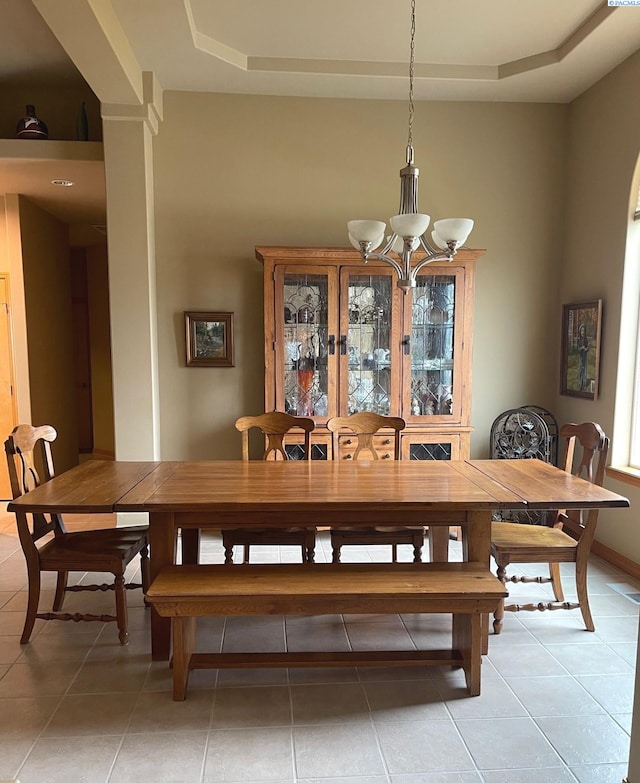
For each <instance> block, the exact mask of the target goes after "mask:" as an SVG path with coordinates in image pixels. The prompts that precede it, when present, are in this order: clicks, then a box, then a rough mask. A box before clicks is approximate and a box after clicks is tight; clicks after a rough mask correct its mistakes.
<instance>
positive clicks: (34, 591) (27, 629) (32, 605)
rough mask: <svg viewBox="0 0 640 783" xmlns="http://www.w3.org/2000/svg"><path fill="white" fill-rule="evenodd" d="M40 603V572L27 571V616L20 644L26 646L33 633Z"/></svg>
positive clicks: (34, 570) (35, 570)
mask: <svg viewBox="0 0 640 783" xmlns="http://www.w3.org/2000/svg"><path fill="white" fill-rule="evenodd" d="M39 602H40V571H39V570H37V569H33V570H32V571H29V598H28V601H27V616H26V617H25V620H24V628H23V629H22V636H21V637H20V644H27V643H28V642H29V639H30V638H31V634H32V632H33V626H34V624H35V621H36V615H37V614H38V603H39Z"/></svg>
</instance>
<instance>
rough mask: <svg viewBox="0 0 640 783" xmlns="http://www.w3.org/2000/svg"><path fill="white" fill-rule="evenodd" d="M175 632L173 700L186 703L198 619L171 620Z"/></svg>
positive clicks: (176, 618)
mask: <svg viewBox="0 0 640 783" xmlns="http://www.w3.org/2000/svg"><path fill="white" fill-rule="evenodd" d="M171 629H172V632H173V634H172V635H173V700H174V701H184V700H185V698H186V697H187V682H188V681H189V665H190V663H191V655H192V654H193V650H194V648H195V643H196V618H195V617H174V618H173V619H172V620H171Z"/></svg>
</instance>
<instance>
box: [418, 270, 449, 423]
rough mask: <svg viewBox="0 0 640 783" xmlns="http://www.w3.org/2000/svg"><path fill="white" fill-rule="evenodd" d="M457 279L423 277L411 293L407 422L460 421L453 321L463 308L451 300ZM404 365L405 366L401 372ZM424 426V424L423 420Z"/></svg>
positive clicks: (440, 275)
mask: <svg viewBox="0 0 640 783" xmlns="http://www.w3.org/2000/svg"><path fill="white" fill-rule="evenodd" d="M458 290H461V289H459V288H458V284H457V274H456V273H455V272H454V273H453V274H449V275H444V274H422V275H419V276H418V280H417V286H416V288H415V289H414V291H413V301H412V304H411V312H410V324H409V326H408V327H406V321H405V327H406V328H408V329H409V338H410V339H409V346H410V347H409V352H410V355H409V356H407V359H408V360H409V368H408V369H409V372H410V378H411V381H410V383H409V384H407V385H406V387H405V395H407V394H408V395H410V397H409V399H406V398H405V410H406V412H407V414H408V415H409V416H410V417H411V419H413V420H415V419H416V418H418V417H419V418H422V417H425V416H437V417H444V419H445V420H446V421H449V422H451V421H453V420H455V419H459V417H460V392H459V389H458V388H457V384H458V383H459V377H458V368H459V367H460V366H461V365H460V361H459V359H460V357H459V355H458V354H459V353H460V351H461V349H462V346H461V345H458V344H457V342H456V329H455V321H456V319H457V318H459V317H460V311H461V308H462V303H461V302H458V301H456V299H457V292H458ZM406 370H407V364H406V363H405V371H406ZM422 420H423V421H424V419H422Z"/></svg>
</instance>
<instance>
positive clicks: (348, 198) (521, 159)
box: [132, 92, 567, 459]
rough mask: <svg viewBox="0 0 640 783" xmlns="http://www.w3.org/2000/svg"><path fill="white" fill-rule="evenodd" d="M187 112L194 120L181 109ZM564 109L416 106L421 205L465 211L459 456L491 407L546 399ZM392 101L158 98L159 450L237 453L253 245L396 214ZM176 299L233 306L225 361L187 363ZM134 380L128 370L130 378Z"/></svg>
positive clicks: (259, 360)
mask: <svg viewBox="0 0 640 783" xmlns="http://www.w3.org/2000/svg"><path fill="white" fill-rule="evenodd" d="M194 117H197V122H196V123H194V122H193V118H194ZM566 121H567V107H566V106H564V105H559V104H517V103H509V104H499V103H465V102H437V103H425V102H418V103H416V107H415V121H414V145H415V149H416V163H417V165H418V166H419V167H420V172H421V175H420V176H421V180H420V206H421V208H422V209H423V210H424V211H426V212H428V213H430V214H431V215H432V216H433V219H434V220H435V219H437V218H439V217H447V216H456V215H462V216H471V217H473V218H474V219H475V221H476V224H475V228H474V230H473V232H472V234H471V237H470V239H469V242H468V244H469V246H470V247H475V248H486V250H487V253H486V254H485V255H484V256H483V257H481V258H480V259H479V260H478V263H477V277H476V296H475V327H474V346H473V350H474V359H473V406H472V424H473V426H474V427H475V432H474V433H473V436H472V455H474V456H487V454H488V440H489V430H490V427H491V423H492V421H493V419H494V418H495V417H496V416H497V415H498V414H499V413H500V412H501V411H503V410H505V409H507V408H511V407H515V406H518V405H525V404H538V405H542V406H544V407H550V405H551V402H552V401H553V399H554V398H555V383H554V382H550V378H554V377H555V376H554V371H555V357H554V356H553V355H552V354H551V355H550V352H549V346H550V345H555V343H556V341H557V330H556V324H555V322H553V320H552V319H549V317H548V302H549V298H550V296H553V294H552V292H553V291H555V290H556V288H557V285H558V274H559V269H558V250H557V242H558V237H559V236H561V235H562V213H563V197H564V180H565V168H564V166H565V157H566V149H565V143H566V127H567V126H566ZM405 147H406V115H405V107H404V105H403V104H402V103H400V102H397V101H376V100H351V99H335V100H333V99H316V98H283V97H269V96H251V95H220V94H207V93H186V92H167V93H165V94H164V119H163V122H162V123H161V124H160V128H159V132H158V135H157V137H155V138H154V183H155V208H156V265H157V291H158V344H159V378H160V415H161V452H162V458H163V459H189V458H191V459H224V458H227V459H229V458H237V457H239V456H240V443H239V438H238V435H237V432H236V431H235V429H234V426H233V422H234V420H235V419H236V418H237V417H238V416H241V415H244V414H249V413H259V412H261V411H263V410H264V357H263V307H262V267H261V265H260V264H259V263H258V262H257V261H256V259H255V254H254V248H255V246H256V245H298V246H339V247H344V246H345V245H347V244H348V243H347V230H346V221H347V220H348V219H351V218H362V217H370V218H375V219H381V220H386V221H388V219H389V217H390V216H392V215H394V214H395V213H396V212H397V209H398V203H399V193H400V180H399V170H400V169H401V168H402V167H403V166H404V159H405ZM186 310H205V311H206V310H224V311H232V312H233V313H234V314H235V321H234V325H235V341H236V366H235V367H233V368H205V367H187V366H186V363H185V346H184V318H183V313H184V311H186ZM132 382H134V381H133V380H132Z"/></svg>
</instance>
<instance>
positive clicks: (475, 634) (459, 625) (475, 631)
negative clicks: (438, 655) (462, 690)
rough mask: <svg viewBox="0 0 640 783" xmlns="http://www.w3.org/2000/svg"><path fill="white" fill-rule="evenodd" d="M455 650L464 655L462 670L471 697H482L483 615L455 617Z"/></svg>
mask: <svg viewBox="0 0 640 783" xmlns="http://www.w3.org/2000/svg"><path fill="white" fill-rule="evenodd" d="M452 635H453V645H452V646H453V649H454V650H459V651H460V653H461V655H462V668H463V669H464V676H465V680H466V683H467V690H468V691H469V695H470V696H479V695H480V666H481V665H482V615H480V614H454V615H453V630H452Z"/></svg>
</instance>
